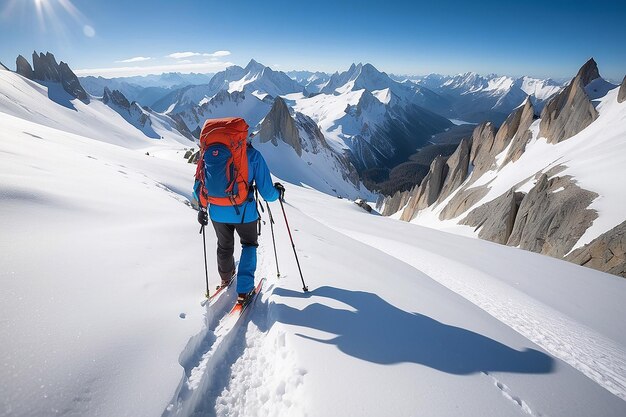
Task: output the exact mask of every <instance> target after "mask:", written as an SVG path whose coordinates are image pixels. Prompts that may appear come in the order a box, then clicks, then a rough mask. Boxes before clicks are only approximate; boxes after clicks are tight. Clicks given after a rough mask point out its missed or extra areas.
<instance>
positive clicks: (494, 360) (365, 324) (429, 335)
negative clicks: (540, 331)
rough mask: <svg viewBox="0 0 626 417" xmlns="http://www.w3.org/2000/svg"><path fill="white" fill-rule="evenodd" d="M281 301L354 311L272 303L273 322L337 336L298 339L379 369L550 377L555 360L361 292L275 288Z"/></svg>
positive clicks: (541, 353) (536, 351)
mask: <svg viewBox="0 0 626 417" xmlns="http://www.w3.org/2000/svg"><path fill="white" fill-rule="evenodd" d="M274 294H275V295H278V296H281V297H300V298H301V297H311V296H317V297H326V298H332V299H335V300H337V301H340V302H342V303H345V304H347V305H349V306H351V307H353V308H354V309H355V310H356V311H349V310H345V309H339V308H332V307H328V306H326V305H323V304H320V303H315V304H311V305H309V306H307V307H306V308H304V309H303V310H298V309H295V308H292V307H289V306H287V305H285V304H280V303H273V305H271V306H270V309H272V310H274V313H275V314H272V316H273V317H274V318H275V321H278V322H281V323H285V324H291V325H296V326H303V327H309V328H312V329H316V330H322V331H325V332H329V333H333V334H336V335H337V336H336V337H332V338H330V339H328V340H324V339H318V338H314V337H310V336H306V335H301V334H300V335H299V336H301V337H305V338H307V339H310V340H315V341H318V342H320V343H326V344H332V345H336V346H337V348H339V350H341V351H342V352H343V353H345V354H347V355H350V356H353V357H356V358H359V359H363V360H366V361H369V362H373V363H378V364H385V365H389V364H396V363H406V362H409V363H417V364H422V365H424V366H428V367H430V368H433V369H437V370H440V371H443V372H447V373H450V374H457V375H466V374H472V373H476V372H481V371H482V372H489V371H500V372H516V373H534V374H542V373H549V372H551V371H552V369H553V367H554V360H553V359H552V358H551V357H550V356H548V355H546V354H545V353H543V352H540V351H538V350H535V349H529V348H526V349H524V350H522V351H518V350H515V349H512V348H510V347H508V346H506V345H504V344H502V343H500V342H497V341H495V340H493V339H491V338H489V337H486V336H483V335H481V334H478V333H475V332H472V331H470V330H466V329H463V328H460V327H455V326H450V325H447V324H444V323H441V322H439V321H437V320H434V319H432V318H430V317H428V316H425V315H422V314H418V313H409V312H406V311H404V310H401V309H399V308H397V307H394V306H393V305H391V304H389V303H387V302H386V301H385V300H383V299H382V298H380V297H379V296H377V295H375V294H372V293H369V292H363V291H350V290H345V289H340V288H333V287H326V286H325V287H320V288H317V289H315V290H314V291H311V292H310V293H309V294H308V295H304V294H302V293H300V292H296V291H292V290H288V289H283V288H276V289H275V290H274Z"/></svg>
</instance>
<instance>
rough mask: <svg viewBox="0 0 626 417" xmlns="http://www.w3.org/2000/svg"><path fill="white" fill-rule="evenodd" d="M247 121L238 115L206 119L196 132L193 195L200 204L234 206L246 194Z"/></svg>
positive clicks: (205, 205) (238, 203)
mask: <svg viewBox="0 0 626 417" xmlns="http://www.w3.org/2000/svg"><path fill="white" fill-rule="evenodd" d="M247 137H248V124H247V123H246V121H245V120H244V119H242V118H240V117H229V118H224V119H208V120H207V121H206V122H204V126H203V127H202V131H201V133H200V157H199V158H198V165H197V167H196V176H195V178H196V182H195V184H194V194H196V198H197V199H198V203H199V204H200V206H201V207H207V204H208V203H210V204H215V205H218V206H231V205H232V206H234V207H235V211H237V214H239V209H238V208H237V206H238V205H240V204H242V203H243V202H244V201H245V200H246V198H247V197H248V192H249V184H248V153H247V144H246V139H247Z"/></svg>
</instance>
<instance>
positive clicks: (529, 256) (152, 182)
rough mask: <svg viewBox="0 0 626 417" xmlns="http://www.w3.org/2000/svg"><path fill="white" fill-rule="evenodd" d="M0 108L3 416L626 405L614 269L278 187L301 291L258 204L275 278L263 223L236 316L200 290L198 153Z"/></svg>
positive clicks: (606, 409)
mask: <svg viewBox="0 0 626 417" xmlns="http://www.w3.org/2000/svg"><path fill="white" fill-rule="evenodd" d="M0 123H1V124H2V126H3V129H2V131H0V213H1V215H0V230H2V239H1V240H0V245H1V247H0V254H1V255H0V260H1V262H0V264H1V265H2V268H1V269H0V285H1V287H2V292H0V338H1V340H2V341H3V343H2V344H1V345H0V358H1V362H0V363H2V366H0V379H1V380H2V381H3V384H2V385H1V388H0V390H1V391H0V402H1V405H0V414H1V415H7V416H9V415H10V416H40V415H41V416H43V415H55V414H63V415H67V416H96V415H104V416H155V415H161V414H162V413H164V415H182V416H187V415H192V414H193V413H196V415H209V416H256V415H259V416H278V415H290V416H304V415H309V416H313V415H320V416H321V415H329V416H332V415H341V416H380V415H388V414H389V413H390V412H392V413H393V415H397V416H412V415H416V414H419V415H429V416H449V415H458V414H459V413H462V414H463V415H468V416H508V415H511V416H517V415H521V414H530V415H537V416H539V415H567V416H589V415H602V416H623V415H624V413H626V402H625V401H624V398H626V388H625V387H626V383H625V381H626V364H625V362H626V360H625V354H624V352H625V349H626V327H625V326H626V325H625V324H624V322H623V320H621V318H622V317H624V314H625V313H626V308H625V307H624V304H623V300H624V298H625V296H626V282H625V281H624V280H622V279H620V278H618V277H614V276H610V275H607V274H603V273H600V272H597V271H593V270H591V269H586V268H582V267H578V266H575V265H572V264H569V263H566V262H562V261H559V260H555V259H552V258H548V257H544V256H541V255H537V254H533V253H529V252H526V251H521V250H517V249H515V248H509V247H504V246H500V245H495V244H492V243H490V242H485V241H481V240H476V239H467V238H464V237H460V236H456V235H453V234H448V233H443V232H440V231H436V230H432V229H427V228H422V227H419V226H415V225H411V224H407V223H404V222H399V221H396V220H392V219H388V218H384V217H382V216H377V215H371V214H368V213H366V212H365V211H363V210H362V209H361V208H359V207H357V206H356V205H355V204H353V203H352V202H350V201H348V200H345V199H337V198H335V197H330V196H328V195H325V194H322V193H320V192H318V191H315V190H310V189H307V188H305V187H299V186H295V185H292V184H286V185H287V202H286V204H285V210H286V213H287V216H288V219H289V223H290V225H291V228H292V229H291V230H292V234H293V238H294V241H295V244H296V245H297V246H296V247H297V253H298V257H299V260H300V263H301V266H302V271H303V273H304V278H305V279H306V283H307V285H308V286H309V289H310V291H309V292H308V293H306V294H303V293H302V291H301V286H302V284H301V281H300V276H299V274H298V269H297V266H296V264H295V261H294V258H293V252H292V247H291V244H290V241H289V238H288V235H287V233H286V229H285V223H284V220H283V218H282V213H281V210H280V206H279V205H278V204H277V203H272V210H273V214H274V219H275V220H276V224H275V225H274V229H275V233H276V244H277V249H278V259H279V262H280V263H279V266H280V272H281V278H280V279H277V278H276V275H275V266H276V265H275V262H274V256H273V252H272V240H271V234H270V231H269V227H268V225H267V224H266V225H265V227H264V229H263V232H262V235H261V237H260V249H259V267H258V274H257V276H258V277H259V278H260V277H262V276H263V277H266V278H267V279H268V282H267V283H266V285H265V287H264V290H263V294H262V296H261V297H260V298H259V299H258V300H257V302H256V305H255V306H254V307H253V308H252V309H251V310H249V311H248V313H247V314H246V316H245V317H244V318H243V322H242V323H243V324H242V325H241V326H235V327H233V325H232V323H231V322H229V320H228V319H226V318H223V317H224V314H225V311H226V310H227V309H228V308H229V306H230V305H231V303H232V302H233V300H234V297H235V293H234V287H233V288H231V289H229V291H227V292H226V294H225V296H224V297H222V298H221V299H220V303H218V304H216V305H214V306H211V307H206V306H204V307H203V306H202V305H201V300H202V298H203V294H204V270H203V265H202V261H203V259H202V239H201V237H200V235H198V225H197V223H196V221H195V212H194V211H193V210H191V208H190V207H189V206H188V204H187V198H189V194H190V189H191V185H192V184H191V183H192V176H193V168H194V167H193V166H191V165H189V164H187V163H185V162H184V161H183V160H181V161H178V162H176V161H170V160H162V159H159V158H155V157H151V156H146V155H145V154H144V153H143V152H140V151H137V150H134V149H129V148H123V147H119V146H115V145H112V144H108V143H104V142H101V141H96V140H93V139H90V138H85V137H81V136H78V135H75V134H71V133H67V132H64V131H61V130H56V129H53V128H50V127H46V126H42V125H39V124H36V123H33V122H30V121H25V120H22V119H19V118H16V117H13V116H11V115H6V114H4V113H0ZM261 152H263V150H261ZM270 168H272V166H271V165H270ZM206 237H207V252H208V253H209V254H210V256H209V271H210V274H211V275H210V279H211V282H212V283H215V282H216V281H215V280H216V278H215V277H216V265H215V260H214V256H213V254H214V253H215V249H216V241H215V238H214V236H213V234H212V231H211V230H208V231H207V234H206Z"/></svg>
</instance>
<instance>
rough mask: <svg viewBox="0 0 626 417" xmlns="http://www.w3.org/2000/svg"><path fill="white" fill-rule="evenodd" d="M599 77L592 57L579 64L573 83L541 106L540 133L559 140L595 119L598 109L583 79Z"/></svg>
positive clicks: (552, 140) (576, 131) (550, 138)
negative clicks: (586, 89)
mask: <svg viewBox="0 0 626 417" xmlns="http://www.w3.org/2000/svg"><path fill="white" fill-rule="evenodd" d="M599 76H600V74H599V72H598V67H597V65H596V62H595V61H594V60H593V58H592V59H590V60H589V61H587V62H586V63H585V65H583V66H582V67H581V69H580V70H579V71H578V74H576V76H575V77H574V79H573V80H572V82H570V83H569V85H568V86H567V87H565V89H563V90H562V91H561V92H560V93H558V94H557V95H556V96H554V97H553V98H552V100H550V102H548V104H547V105H546V106H545V107H544V108H543V110H542V112H541V124H540V127H539V135H540V136H543V137H545V138H547V139H548V142H549V143H559V142H562V141H564V140H566V139H569V138H571V137H572V136H574V135H576V134H577V133H578V132H580V131H581V130H583V129H584V128H586V127H587V126H589V125H590V124H591V122H593V121H594V120H596V119H597V118H598V112H597V110H596V109H595V107H593V104H592V103H591V100H589V96H588V95H587V93H586V92H585V85H586V84H585V82H587V84H589V83H590V82H591V81H592V80H594V79H596V78H598V77H599ZM594 77H595V78H594Z"/></svg>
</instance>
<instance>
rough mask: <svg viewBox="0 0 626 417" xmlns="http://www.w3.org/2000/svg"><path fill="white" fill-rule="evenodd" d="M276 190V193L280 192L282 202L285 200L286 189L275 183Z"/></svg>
mask: <svg viewBox="0 0 626 417" xmlns="http://www.w3.org/2000/svg"><path fill="white" fill-rule="evenodd" d="M274 188H276V191H278V195H279V197H278V198H280V199H281V200H284V199H285V187H283V185H282V184H281V183H279V182H275V183H274Z"/></svg>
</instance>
